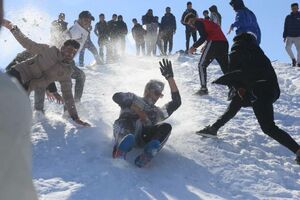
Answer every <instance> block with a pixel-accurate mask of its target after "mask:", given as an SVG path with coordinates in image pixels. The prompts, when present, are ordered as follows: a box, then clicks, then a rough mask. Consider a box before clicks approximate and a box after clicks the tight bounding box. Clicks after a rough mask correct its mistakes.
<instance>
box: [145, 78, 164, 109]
mask: <svg viewBox="0 0 300 200" xmlns="http://www.w3.org/2000/svg"><path fill="white" fill-rule="evenodd" d="M164 87H165V84H164V83H163V82H161V81H159V80H150V81H149V82H148V83H147V84H146V86H145V90H144V98H145V99H146V100H147V101H148V102H149V103H152V104H153V105H154V104H155V103H156V102H157V100H158V99H159V98H161V97H163V94H162V92H163V90H164Z"/></svg>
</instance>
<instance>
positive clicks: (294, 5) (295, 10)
mask: <svg viewBox="0 0 300 200" xmlns="http://www.w3.org/2000/svg"><path fill="white" fill-rule="evenodd" d="M291 10H292V13H297V12H298V11H299V5H298V3H292V5H291Z"/></svg>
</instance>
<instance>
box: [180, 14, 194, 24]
mask: <svg viewBox="0 0 300 200" xmlns="http://www.w3.org/2000/svg"><path fill="white" fill-rule="evenodd" d="M195 17H196V15H194V14H193V13H188V14H187V15H186V16H185V17H184V20H183V21H184V23H186V24H187V23H188V21H189V20H190V19H191V18H195Z"/></svg>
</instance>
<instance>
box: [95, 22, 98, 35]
mask: <svg viewBox="0 0 300 200" xmlns="http://www.w3.org/2000/svg"><path fill="white" fill-rule="evenodd" d="M94 33H95V35H96V36H99V33H98V23H97V24H96V25H95V28H94Z"/></svg>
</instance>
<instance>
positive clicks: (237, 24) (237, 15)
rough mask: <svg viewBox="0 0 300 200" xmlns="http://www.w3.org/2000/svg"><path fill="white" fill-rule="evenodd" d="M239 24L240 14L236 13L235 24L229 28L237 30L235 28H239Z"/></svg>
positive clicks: (240, 21)
mask: <svg viewBox="0 0 300 200" xmlns="http://www.w3.org/2000/svg"><path fill="white" fill-rule="evenodd" d="M241 23H242V16H241V13H240V12H237V13H236V16H235V22H234V23H233V24H231V27H232V28H237V27H239V26H241Z"/></svg>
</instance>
